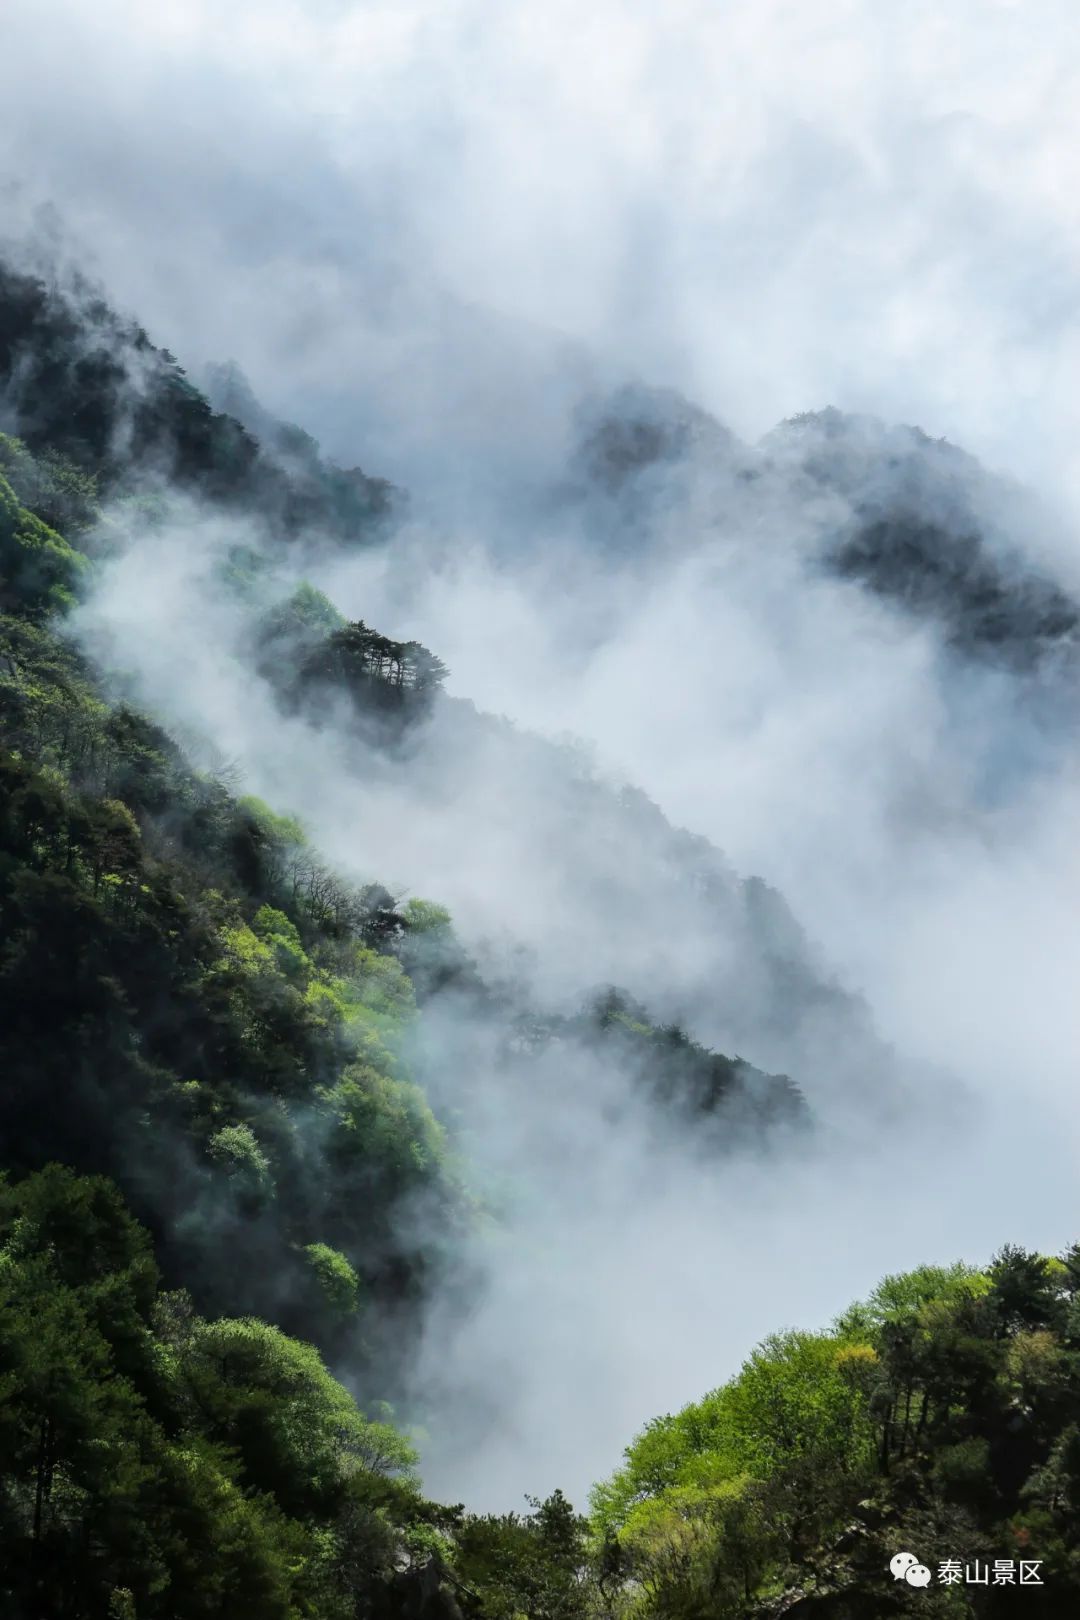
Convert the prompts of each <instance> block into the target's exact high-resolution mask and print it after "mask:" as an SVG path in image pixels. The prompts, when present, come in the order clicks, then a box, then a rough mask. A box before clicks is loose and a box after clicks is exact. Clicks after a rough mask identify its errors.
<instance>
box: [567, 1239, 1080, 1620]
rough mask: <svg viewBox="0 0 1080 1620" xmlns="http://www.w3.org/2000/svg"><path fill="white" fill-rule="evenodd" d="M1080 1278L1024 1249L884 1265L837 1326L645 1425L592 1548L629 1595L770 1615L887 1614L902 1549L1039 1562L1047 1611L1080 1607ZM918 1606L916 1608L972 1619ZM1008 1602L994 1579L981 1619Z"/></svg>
mask: <svg viewBox="0 0 1080 1620" xmlns="http://www.w3.org/2000/svg"><path fill="white" fill-rule="evenodd" d="M1078 1281H1080V1279H1078V1277H1077V1268H1076V1266H1075V1253H1074V1251H1070V1252H1069V1254H1067V1255H1066V1256H1065V1257H1064V1258H1063V1259H1062V1260H1060V1261H1058V1260H1051V1259H1048V1258H1047V1257H1045V1256H1041V1255H1036V1254H1031V1253H1028V1252H1026V1251H1023V1250H1019V1249H1015V1248H1006V1249H1004V1250H1003V1251H1002V1252H1001V1254H999V1255H998V1256H997V1257H996V1258H995V1260H994V1261H993V1262H992V1263H991V1265H990V1266H989V1267H988V1268H986V1269H984V1270H977V1269H975V1268H972V1267H969V1266H963V1265H953V1266H947V1267H932V1266H923V1267H919V1268H917V1269H916V1270H914V1271H911V1272H908V1273H905V1274H902V1275H898V1276H891V1277H886V1278H885V1279H884V1280H883V1282H882V1283H881V1284H879V1286H878V1287H877V1288H876V1289H875V1290H874V1292H873V1294H872V1295H871V1296H870V1298H869V1299H868V1300H866V1301H864V1302H860V1303H857V1304H855V1305H853V1306H852V1307H851V1308H850V1309H849V1310H848V1311H846V1312H845V1313H844V1314H843V1316H842V1317H841V1318H840V1319H839V1321H838V1322H837V1324H836V1326H835V1328H834V1329H833V1331H832V1332H831V1333H827V1334H816V1335H815V1334H802V1333H785V1334H779V1335H775V1336H773V1337H772V1338H771V1339H768V1340H766V1341H765V1343H764V1344H763V1345H762V1346H760V1347H759V1349H758V1350H756V1351H755V1352H754V1354H753V1355H752V1356H751V1357H750V1358H749V1360H748V1361H747V1363H746V1364H745V1366H744V1367H743V1369H742V1370H741V1372H740V1373H738V1374H737V1375H736V1377H735V1378H733V1379H732V1380H731V1381H730V1382H729V1383H728V1384H725V1385H724V1386H722V1388H720V1389H719V1390H716V1391H714V1392H713V1393H712V1394H711V1395H708V1396H706V1397H705V1399H704V1400H703V1401H700V1402H697V1403H694V1404H693V1405H691V1406H688V1407H686V1408H684V1410H683V1411H682V1412H680V1413H678V1414H677V1415H676V1416H674V1417H667V1418H662V1419H658V1420H656V1421H655V1422H653V1423H651V1424H649V1425H648V1426H647V1427H646V1429H645V1430H644V1431H643V1433H642V1434H641V1435H640V1436H639V1437H638V1439H637V1440H635V1441H634V1443H633V1444H632V1445H631V1446H630V1447H628V1448H627V1451H626V1454H625V1459H626V1460H625V1462H624V1464H623V1466H622V1468H620V1469H619V1470H618V1471H617V1472H616V1474H615V1475H614V1476H613V1477H612V1479H611V1480H609V1481H607V1482H606V1483H605V1484H602V1485H600V1486H598V1487H597V1488H596V1490H595V1492H594V1495H593V1534H594V1548H595V1552H596V1556H597V1558H598V1559H599V1561H600V1567H601V1568H603V1567H607V1568H608V1569H609V1570H610V1571H611V1572H612V1574H611V1578H612V1579H613V1580H615V1581H616V1587H617V1590H618V1592H619V1593H620V1597H619V1600H618V1601H619V1603H620V1604H622V1605H623V1606H627V1607H629V1608H630V1609H632V1610H634V1611H635V1612H638V1611H642V1612H645V1613H648V1614H656V1615H662V1616H669V1615H670V1616H675V1615H679V1616H683V1615H685V1616H690V1615H697V1614H704V1615H708V1616H717V1617H725V1616H732V1617H735V1616H749V1615H755V1616H756V1615H759V1614H761V1615H763V1616H764V1615H765V1614H770V1615H771V1614H774V1613H775V1614H780V1613H783V1612H786V1606H788V1605H791V1604H795V1603H796V1598H797V1597H798V1596H799V1594H802V1595H806V1594H810V1599H812V1600H813V1601H817V1600H818V1599H820V1601H821V1603H822V1604H824V1605H825V1607H824V1608H823V1609H822V1612H823V1613H824V1612H833V1610H832V1609H830V1608H829V1606H828V1605H829V1603H834V1604H835V1612H836V1613H837V1614H838V1615H845V1616H848V1615H850V1616H852V1617H853V1620H854V1617H855V1616H861V1615H862V1614H864V1613H866V1614H869V1613H877V1612H878V1608H877V1607H876V1605H879V1604H882V1603H884V1602H885V1601H886V1599H884V1598H883V1597H882V1593H883V1592H887V1590H888V1589H887V1587H886V1585H885V1584H884V1580H883V1574H882V1572H883V1571H886V1570H887V1565H888V1560H889V1558H890V1557H891V1555H892V1553H894V1552H896V1551H898V1550H900V1549H902V1548H908V1547H914V1548H917V1549H918V1551H919V1555H920V1557H921V1558H922V1560H923V1562H925V1563H927V1564H929V1565H930V1566H931V1567H932V1568H933V1567H934V1566H935V1565H936V1563H937V1562H940V1561H943V1560H945V1559H947V1558H962V1559H963V1558H967V1559H974V1558H976V1557H981V1558H982V1559H983V1561H984V1562H985V1560H986V1559H987V1557H988V1556H990V1557H991V1558H993V1557H995V1556H997V1557H1005V1558H1008V1557H1012V1558H1014V1559H1018V1558H1020V1557H1027V1558H1031V1557H1036V1558H1042V1559H1043V1560H1044V1562H1045V1570H1044V1580H1045V1581H1046V1583H1047V1586H1048V1587H1049V1586H1052V1587H1053V1597H1052V1598H1050V1596H1049V1593H1048V1594H1047V1600H1048V1601H1049V1602H1050V1604H1051V1606H1050V1607H1049V1608H1047V1609H1046V1610H1045V1612H1046V1613H1048V1614H1051V1613H1052V1614H1054V1615H1057V1614H1061V1615H1062V1616H1064V1615H1065V1614H1068V1613H1071V1612H1072V1611H1073V1608H1074V1607H1075V1606H1076V1603H1077V1601H1078V1598H1080V1516H1078V1515H1077V1513H1076V1511H1075V1510H1076V1504H1077V1502H1078V1501H1080V1491H1078V1485H1080V1444H1078V1442H1077V1433H1078V1431H1080V1336H1077V1335H1075V1334H1073V1333H1072V1330H1071V1329H1070V1325H1069V1324H1070V1322H1071V1321H1072V1319H1073V1302H1074V1300H1075V1298H1076V1290H1077V1283H1078ZM920 1597H921V1598H923V1597H924V1598H925V1601H923V1602H922V1606H921V1608H920V1612H926V1613H938V1612H941V1613H952V1612H954V1609H955V1612H957V1613H968V1612H972V1613H974V1612H976V1611H975V1610H973V1609H972V1610H968V1609H967V1608H965V1607H964V1606H963V1605H961V1606H960V1607H959V1608H956V1607H955V1604H953V1599H954V1598H955V1594H953V1595H952V1597H950V1596H949V1594H947V1593H945V1592H939V1591H932V1592H930V1593H927V1594H925V1595H920ZM1008 1601H1009V1593H1008V1591H1007V1590H1001V1591H997V1592H994V1591H989V1592H987V1593H986V1594H984V1597H983V1602H984V1603H985V1605H986V1606H985V1607H980V1608H979V1609H978V1611H977V1612H978V1613H979V1614H980V1615H983V1614H985V1615H988V1616H994V1617H996V1616H997V1615H998V1614H1002V1615H1004V1614H1006V1613H1011V1612H1012V1611H1011V1609H1009V1608H1008ZM950 1604H953V1606H952V1607H950ZM796 1607H797V1604H796ZM882 1612H883V1611H882ZM900 1612H906V1610H903V1609H901V1611H900ZM1040 1612H1044V1611H1040Z"/></svg>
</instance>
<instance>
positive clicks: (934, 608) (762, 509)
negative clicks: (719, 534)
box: [571, 387, 1080, 670]
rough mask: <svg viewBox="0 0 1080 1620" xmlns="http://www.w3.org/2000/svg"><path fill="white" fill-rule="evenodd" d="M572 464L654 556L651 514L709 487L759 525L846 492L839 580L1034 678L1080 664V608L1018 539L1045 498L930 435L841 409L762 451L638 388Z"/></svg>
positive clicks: (794, 426) (823, 559) (839, 525)
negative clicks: (777, 513)
mask: <svg viewBox="0 0 1080 1620" xmlns="http://www.w3.org/2000/svg"><path fill="white" fill-rule="evenodd" d="M572 468H573V482H572V486H571V487H572V490H573V491H574V493H575V494H576V495H577V496H579V497H581V496H586V495H588V494H589V493H590V492H592V493H593V494H595V493H600V494H601V495H602V496H603V497H604V498H605V499H607V500H609V501H614V502H616V503H617V505H618V509H619V512H620V516H621V518H622V519H625V522H624V523H622V524H621V526H620V533H625V532H626V527H627V525H629V528H630V530H631V531H632V532H633V533H634V534H636V536H637V540H636V544H637V546H638V547H639V548H641V547H643V546H644V545H646V544H647V543H648V536H649V518H650V512H652V513H653V515H660V516H662V515H663V514H664V512H666V511H667V509H668V507H669V505H670V501H671V499H672V498H673V497H675V498H677V497H678V495H679V494H680V492H686V491H687V490H690V489H692V488H693V487H694V486H695V480H700V479H702V478H704V479H705V480H706V487H709V486H708V480H710V479H711V480H713V485H712V487H713V488H716V486H717V483H719V484H720V485H721V486H722V485H724V484H725V483H726V486H727V489H728V490H729V491H730V490H737V491H739V492H740V499H741V500H742V502H743V503H745V504H744V506H743V507H742V508H741V509H742V510H744V511H745V512H746V513H747V514H748V515H749V516H750V517H751V518H754V517H755V516H756V517H757V518H759V519H760V518H761V517H762V516H764V515H765V514H767V513H768V511H769V506H770V502H771V501H777V500H779V501H780V502H781V504H782V503H783V501H784V499H785V498H786V499H787V500H788V501H789V503H791V504H793V505H795V506H798V507H803V508H806V507H810V506H811V505H812V503H813V501H814V499H815V497H820V495H821V494H822V493H823V492H824V493H825V494H827V495H830V496H834V497H840V498H841V499H842V502H843V503H844V506H845V507H846V513H845V512H844V510H843V508H837V509H831V510H830V516H829V523H830V524H831V525H833V526H832V527H829V528H827V529H826V531H825V533H824V534H823V536H822V547H821V552H820V557H819V560H820V563H821V564H822V565H823V566H824V567H825V569H826V570H827V571H829V572H832V573H835V574H838V575H840V576H841V577H843V578H847V579H851V580H853V581H856V582H858V583H859V584H861V585H864V586H866V587H868V588H869V589H870V590H872V591H873V592H875V593H876V594H877V595H879V596H882V597H884V598H886V599H888V600H889V601H892V602H894V603H896V604H897V605H898V606H899V607H901V608H903V609H906V610H907V611H909V612H911V613H913V614H917V615H919V616H923V617H929V618H931V619H936V620H938V621H939V623H940V624H941V625H942V627H943V629H944V632H945V635H946V638H947V640H948V641H949V642H950V644H951V645H952V646H953V647H954V648H955V650H956V651H958V652H960V653H962V654H964V655H966V656H969V657H978V658H984V659H994V660H997V661H1000V662H1002V663H1004V664H1007V665H1011V666H1013V667H1014V668H1016V669H1018V670H1025V669H1032V668H1034V667H1036V666H1038V665H1040V664H1043V663H1045V662H1046V660H1048V659H1054V660H1058V661H1060V660H1061V659H1062V658H1063V657H1065V656H1068V657H1069V658H1072V657H1074V656H1075V648H1076V643H1077V636H1078V631H1080V607H1078V605H1077V602H1076V601H1075V600H1074V599H1073V597H1072V596H1070V595H1069V593H1068V592H1067V591H1066V590H1064V589H1063V588H1062V586H1061V585H1059V584H1058V583H1056V582H1055V581H1054V580H1053V579H1052V578H1051V577H1050V576H1049V574H1048V573H1047V572H1043V571H1040V569H1039V568H1038V566H1036V565H1034V564H1032V563H1031V562H1029V561H1027V560H1026V559H1025V558H1023V557H1022V556H1021V555H1020V554H1019V552H1018V550H1017V548H1016V545H1015V542H1014V540H1013V539H1012V538H1011V535H1010V533H1009V524H1010V523H1011V527H1012V530H1013V532H1014V533H1015V532H1017V531H1019V532H1023V530H1024V529H1025V528H1027V529H1030V528H1031V526H1032V525H1033V524H1034V523H1037V522H1039V521H1040V517H1039V514H1038V513H1036V512H1035V511H1033V509H1032V503H1030V502H1025V500H1024V498H1023V497H1022V496H1021V495H1020V493H1019V492H1018V491H1017V490H1015V489H1013V488H1012V487H1010V486H1008V485H1006V484H1005V483H1004V482H1003V481H1002V480H998V479H995V478H993V477H992V476H991V475H990V474H988V473H986V472H985V471H984V470H983V469H982V468H981V467H980V466H979V464H978V462H977V461H975V460H974V458H973V457H971V456H969V455H967V454H965V453H964V452H963V451H961V450H958V449H957V448H956V447H955V446H954V445H951V444H948V443H947V442H946V441H945V440H938V439H931V438H930V437H929V436H928V435H927V434H925V433H923V432H921V431H920V429H918V428H912V427H886V426H885V425H884V424H883V423H881V422H877V421H874V420H873V419H871V418H868V417H857V416H848V415H845V414H844V413H843V412H841V411H838V410H835V409H832V408H830V409H827V410H823V411H813V412H806V413H804V414H803V415H800V416H796V417H793V418H792V419H791V420H790V421H786V422H783V423H781V425H780V426H779V427H777V428H775V429H774V430H773V431H772V432H771V433H769V434H767V435H766V436H765V438H764V439H763V440H762V441H761V443H760V445H758V446H756V447H751V446H749V445H744V444H741V443H740V442H739V441H738V440H737V439H736V438H735V437H734V436H733V435H732V434H731V433H729V432H728V430H727V429H726V428H724V427H723V426H722V425H721V424H720V423H719V422H717V421H716V420H715V419H714V418H712V417H710V416H709V415H708V414H707V413H706V412H704V411H702V410H700V409H699V408H698V407H696V406H694V405H691V404H690V403H689V402H688V401H687V400H685V399H683V398H682V397H681V396H680V395H678V394H677V393H674V392H672V391H671V390H666V389H653V388H644V387H634V388H623V389H620V390H617V391H616V392H615V393H614V394H613V395H611V396H610V397H608V398H604V399H601V400H598V401H593V402H591V403H590V405H589V406H588V407H587V408H586V409H584V410H583V411H582V413H581V419H580V424H579V437H578V448H577V451H576V453H575V456H574V458H573V462H572ZM721 504H723V503H722V502H721ZM1006 519H1008V520H1009V523H1007V522H1006ZM1042 521H1045V516H1044V517H1043V518H1042Z"/></svg>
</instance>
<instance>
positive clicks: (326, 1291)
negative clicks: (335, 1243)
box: [304, 1243, 360, 1316]
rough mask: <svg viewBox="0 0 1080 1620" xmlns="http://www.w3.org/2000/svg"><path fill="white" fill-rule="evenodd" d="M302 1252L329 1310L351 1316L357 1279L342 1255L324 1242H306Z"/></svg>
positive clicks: (340, 1314)
mask: <svg viewBox="0 0 1080 1620" xmlns="http://www.w3.org/2000/svg"><path fill="white" fill-rule="evenodd" d="M304 1253H305V1254H306V1256H307V1259H308V1264H309V1265H310V1267H311V1269H312V1271H313V1272H314V1274H315V1277H316V1279H317V1281H318V1284H319V1288H320V1289H321V1290H322V1293H323V1296H324V1298H325V1299H326V1302H327V1304H328V1305H329V1307H330V1309H331V1310H332V1311H334V1312H336V1313H337V1314H338V1315H339V1316H352V1315H353V1314H354V1312H355V1311H356V1308H357V1305H358V1303H359V1299H360V1279H359V1278H358V1277H357V1275H356V1272H355V1270H354V1269H353V1267H352V1266H351V1265H350V1264H349V1262H348V1260H347V1259H346V1258H345V1256H344V1255H343V1254H341V1253H340V1252H339V1251H338V1250H337V1249H332V1248H331V1247H330V1246H329V1244H327V1243H308V1244H306V1245H305V1247H304Z"/></svg>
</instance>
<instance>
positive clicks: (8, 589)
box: [0, 473, 87, 613]
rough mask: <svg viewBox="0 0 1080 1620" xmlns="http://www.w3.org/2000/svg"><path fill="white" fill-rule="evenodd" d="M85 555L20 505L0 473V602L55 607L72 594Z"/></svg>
mask: <svg viewBox="0 0 1080 1620" xmlns="http://www.w3.org/2000/svg"><path fill="white" fill-rule="evenodd" d="M86 566H87V565H86V559H85V558H84V557H82V556H81V555H80V554H79V552H77V551H74V550H73V549H72V547H71V546H69V545H68V543H67V541H66V540H64V539H62V538H61V536H60V535H58V534H57V533H56V531H55V530H54V529H50V528H49V526H48V524H47V523H43V522H42V520H41V518H39V517H36V516H35V515H34V513H33V512H30V511H28V510H27V509H26V507H23V506H20V505H19V502H18V499H17V497H16V495H15V491H14V490H13V489H12V487H11V484H10V483H9V481H8V479H7V478H6V477H5V476H4V474H3V473H0V603H2V604H4V605H10V604H11V603H13V602H18V603H20V604H21V605H22V606H23V608H24V610H25V611H27V612H29V613H45V612H54V611H56V610H58V609H63V608H65V607H67V606H69V605H70V604H71V603H72V602H73V601H74V598H75V592H76V590H77V588H78V584H79V580H80V577H81V576H82V574H83V572H84V571H85V568H86Z"/></svg>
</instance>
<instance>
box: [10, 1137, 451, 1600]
mask: <svg viewBox="0 0 1080 1620" xmlns="http://www.w3.org/2000/svg"><path fill="white" fill-rule="evenodd" d="M0 1389H2V1392H3V1400H2V1402H0V1599H2V1601H3V1610H4V1612H5V1613H6V1614H20V1615H21V1614H23V1613H26V1614H30V1613H34V1614H38V1613H40V1614H46V1613H48V1614H54V1613H55V1614H61V1613H62V1614H65V1615H70V1616H72V1617H73V1620H96V1617H97V1616H105V1615H106V1614H108V1615H111V1616H113V1617H129V1616H131V1615H132V1614H134V1615H137V1616H139V1617H140V1620H202V1617H204V1616H205V1617H209V1616H211V1615H216V1614H222V1613H228V1614H229V1615H230V1616H233V1615H238V1616H246V1617H248V1620H267V1617H271V1620H274V1617H277V1620H300V1617H301V1616H304V1617H307V1620H347V1617H348V1616H351V1615H353V1614H354V1613H355V1612H356V1611H355V1609H354V1607H353V1604H354V1602H355V1597H356V1594H355V1590H354V1589H353V1587H352V1585H351V1577H352V1576H353V1575H355V1574H356V1572H357V1570H358V1568H359V1570H360V1571H362V1574H363V1577H364V1580H365V1583H366V1590H367V1594H368V1599H369V1600H370V1597H371V1596H372V1594H373V1593H374V1592H375V1591H376V1590H377V1589H379V1588H380V1587H382V1588H383V1589H384V1590H386V1591H387V1592H388V1591H389V1589H390V1582H391V1581H392V1579H393V1575H394V1563H395V1558H396V1552H395V1547H396V1545H397V1544H398V1543H399V1541H404V1540H405V1539H406V1538H407V1537H408V1536H409V1535H410V1534H411V1533H412V1532H413V1529H414V1527H417V1526H421V1525H422V1524H423V1523H424V1522H425V1520H424V1515H425V1512H426V1509H425V1506H424V1504H423V1503H422V1502H421V1500H420V1498H419V1496H418V1495H417V1493H416V1490H415V1485H414V1483H413V1475H412V1469H413V1464H414V1460H415V1459H414V1454H413V1451H412V1448H411V1447H410V1445H409V1444H408V1442H407V1441H406V1440H405V1439H404V1438H403V1437H402V1436H401V1435H399V1434H397V1433H396V1432H395V1431H394V1430H393V1429H392V1428H391V1427H390V1425H389V1424H387V1423H385V1422H384V1421H381V1420H380V1421H372V1420H370V1419H368V1418H366V1417H364V1416H363V1415H362V1414H361V1413H360V1412H359V1411H358V1410H357V1408H356V1406H355V1404H354V1402H353V1400H352V1399H351V1397H350V1396H349V1395H348V1394H347V1393H346V1392H345V1390H344V1389H342V1388H341V1386H340V1385H339V1384H337V1383H336V1382H335V1381H334V1379H333V1378H331V1377H330V1375H329V1373H328V1372H327V1371H326V1368H325V1367H324V1366H323V1364H322V1362H321V1361H320V1359H319V1356H318V1354H317V1353H316V1351H315V1350H314V1349H312V1347H311V1346H310V1345H306V1344H298V1343H296V1342H295V1341H293V1340H290V1339H288V1338H286V1337H285V1336H284V1335H283V1334H282V1333H280V1332H279V1331H278V1330H277V1329H275V1328H273V1327H270V1326H268V1325H267V1324H265V1323H261V1322H254V1321H220V1322H206V1321H202V1320H200V1318H199V1317H197V1316H196V1315H194V1313H193V1312H192V1311H191V1308H190V1305H189V1304H188V1303H187V1302H185V1301H184V1299H183V1298H182V1297H180V1296H175V1295H168V1294H159V1293H158V1280H157V1272H156V1268H155V1266H154V1263H153V1260H152V1257H151V1254H150V1245H149V1241H148V1239H147V1236H146V1234H145V1232H143V1231H142V1230H141V1228H139V1227H138V1226H137V1225H136V1223H135V1222H134V1221H133V1220H132V1219H131V1217H130V1216H129V1215H128V1214H127V1212H126V1211H125V1209H124V1207H123V1205H122V1203H121V1201H120V1199H119V1197H118V1195H117V1193H116V1191H115V1189H114V1188H112V1187H111V1186H110V1185H109V1184H108V1183H107V1182H105V1181H103V1180H101V1179H86V1178H78V1177H75V1176H74V1175H72V1174H71V1173H70V1172H68V1171H63V1170H60V1169H58V1168H56V1167H53V1168H51V1169H49V1170H47V1171H44V1172H42V1173H40V1174H39V1175H36V1176H31V1177H29V1178H28V1179H26V1180H24V1181H22V1182H20V1183H18V1184H17V1185H15V1186H10V1185H8V1186H0Z"/></svg>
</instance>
